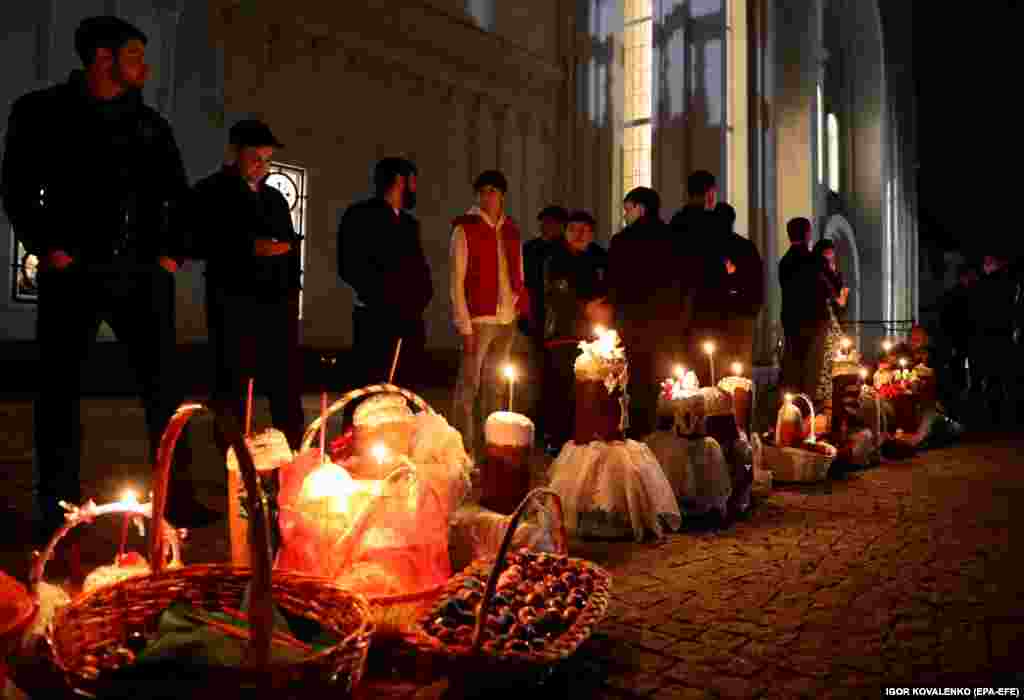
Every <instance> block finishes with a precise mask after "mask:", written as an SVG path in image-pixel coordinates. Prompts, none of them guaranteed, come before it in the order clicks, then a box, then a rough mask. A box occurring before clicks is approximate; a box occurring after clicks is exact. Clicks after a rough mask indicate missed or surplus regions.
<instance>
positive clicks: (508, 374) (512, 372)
mask: <svg viewBox="0 0 1024 700" xmlns="http://www.w3.org/2000/svg"><path fill="white" fill-rule="evenodd" d="M504 371H505V379H507V380H509V381H510V382H514V381H515V380H516V368H515V367H513V366H512V365H505V370H504Z"/></svg>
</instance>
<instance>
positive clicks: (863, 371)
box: [860, 367, 868, 379]
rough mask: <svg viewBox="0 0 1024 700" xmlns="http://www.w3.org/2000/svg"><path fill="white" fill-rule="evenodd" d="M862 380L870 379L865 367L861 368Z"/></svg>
mask: <svg viewBox="0 0 1024 700" xmlns="http://www.w3.org/2000/svg"><path fill="white" fill-rule="evenodd" d="M860 378H861V379H867V378H868V371H867V369H866V368H864V367H861V368H860Z"/></svg>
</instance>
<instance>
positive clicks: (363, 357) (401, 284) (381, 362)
mask: <svg viewBox="0 0 1024 700" xmlns="http://www.w3.org/2000/svg"><path fill="white" fill-rule="evenodd" d="M373 183H374V188H375V191H376V196H374V197H373V198H371V199H367V200H365V201H362V202H358V203H356V204H353V205H352V206H350V207H349V208H348V209H347V210H346V211H345V214H344V216H342V219H341V225H340V226H339V227H338V273H339V274H340V275H341V279H342V280H343V281H344V282H345V283H346V284H348V285H349V286H350V287H351V288H352V291H353V292H354V293H355V306H354V308H353V309H352V328H353V334H354V336H355V339H354V341H355V342H354V348H355V351H356V353H357V357H358V363H359V367H360V380H359V381H360V382H362V383H363V384H376V383H379V382H383V381H387V379H388V372H389V370H390V367H391V362H392V358H393V356H394V353H395V347H396V346H397V343H398V339H399V338H401V340H402V350H401V355H400V362H399V365H398V371H397V373H396V378H395V382H396V383H398V384H400V385H402V386H406V387H410V388H417V387H418V386H419V384H420V383H422V381H423V380H422V370H421V368H422V366H423V363H424V354H425V350H424V346H425V344H426V328H425V325H424V322H423V312H424V311H425V310H426V308H427V305H428V304H429V303H430V300H431V299H432V298H433V295H434V284H433V280H432V279H431V275H430V265H429V264H428V263H427V259H426V256H425V255H424V253H423V244H422V241H421V239H420V222H419V221H418V220H417V219H416V217H415V216H413V215H412V213H411V210H412V209H413V208H414V207H415V206H416V166H415V164H413V163H412V162H411V161H409V160H406V159H404V158H385V159H383V160H381V161H380V162H379V163H377V165H376V167H375V169H374V175H373Z"/></svg>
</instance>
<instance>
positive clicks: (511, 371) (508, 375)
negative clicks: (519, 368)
mask: <svg viewBox="0 0 1024 700" xmlns="http://www.w3.org/2000/svg"><path fill="white" fill-rule="evenodd" d="M505 379H507V380H508V410H509V412H510V413H511V411H512V394H513V393H514V391H515V386H516V368H515V367H513V366H512V365H505Z"/></svg>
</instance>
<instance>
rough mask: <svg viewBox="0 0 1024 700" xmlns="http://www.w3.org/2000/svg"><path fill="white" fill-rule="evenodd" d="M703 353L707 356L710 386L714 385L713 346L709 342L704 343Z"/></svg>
mask: <svg viewBox="0 0 1024 700" xmlns="http://www.w3.org/2000/svg"><path fill="white" fill-rule="evenodd" d="M704 352H706V353H707V354H708V365H709V366H710V367H711V385H712V386H714V385H715V344H714V343H712V342H711V341H710V340H708V341H706V342H705V343H704Z"/></svg>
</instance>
